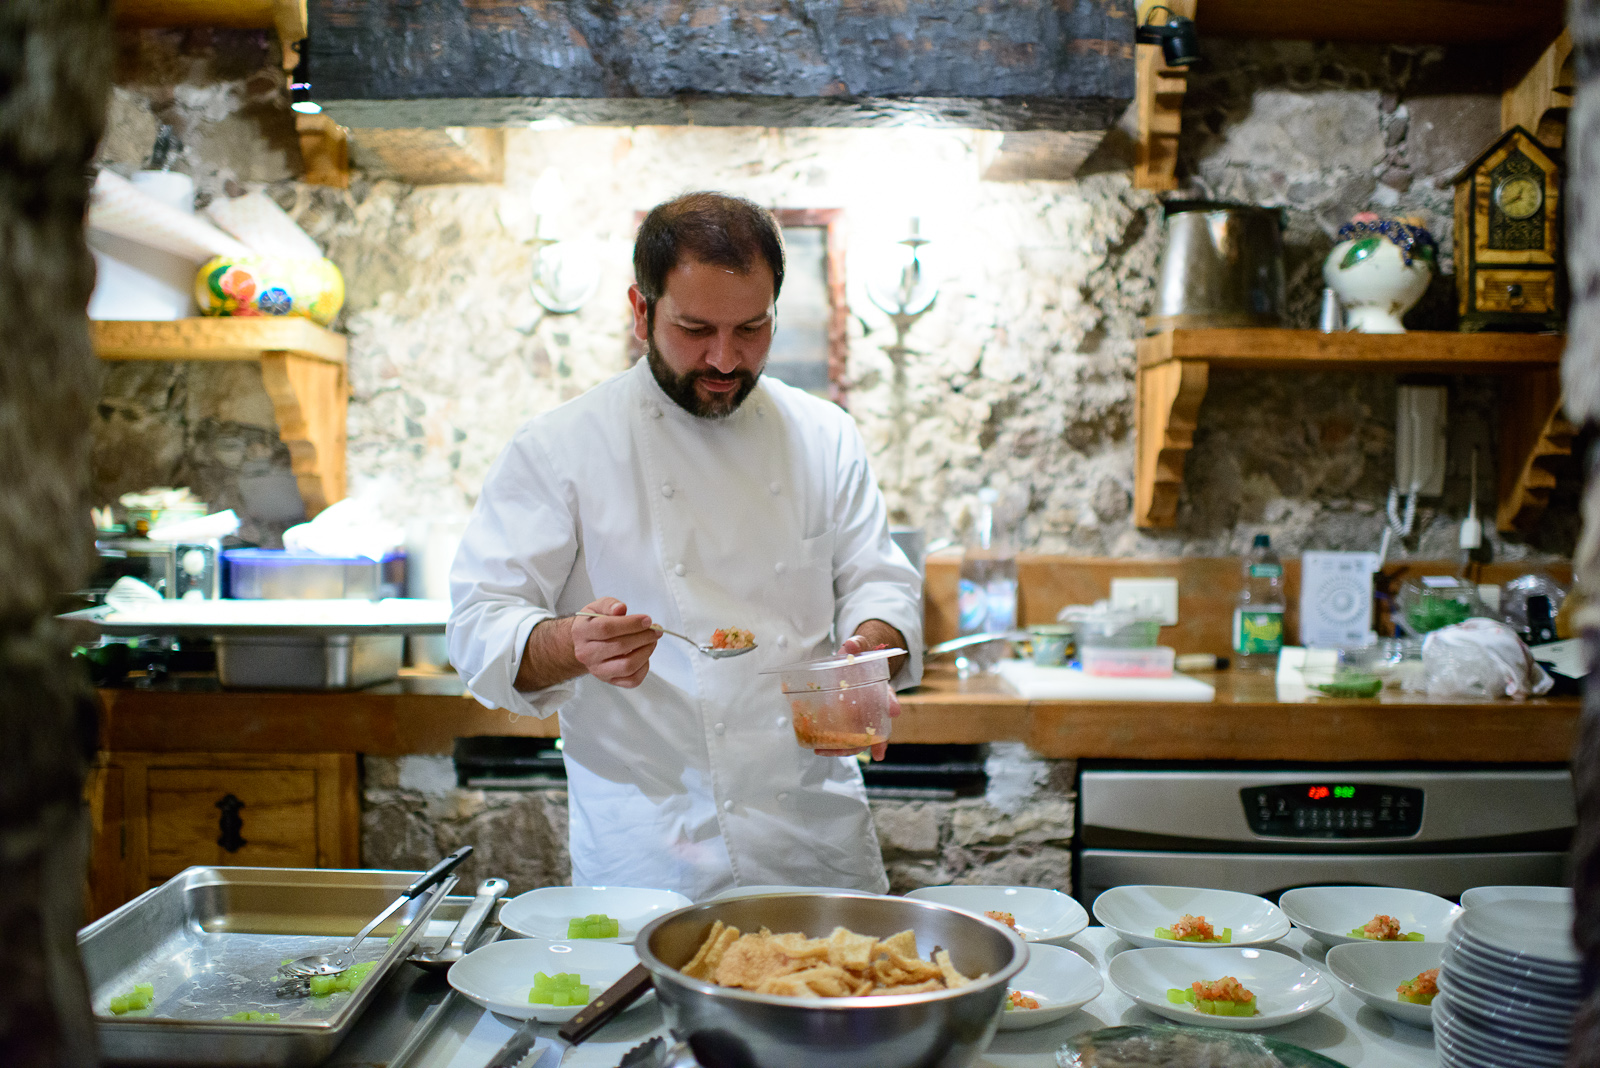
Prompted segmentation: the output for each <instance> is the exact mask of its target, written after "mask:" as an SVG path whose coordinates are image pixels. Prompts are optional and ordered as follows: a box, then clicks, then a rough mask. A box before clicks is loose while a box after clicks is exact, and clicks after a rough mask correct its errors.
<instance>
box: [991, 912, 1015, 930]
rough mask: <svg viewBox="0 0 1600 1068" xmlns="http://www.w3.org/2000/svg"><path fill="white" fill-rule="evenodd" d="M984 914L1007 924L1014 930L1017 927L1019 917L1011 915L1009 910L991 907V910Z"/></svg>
mask: <svg viewBox="0 0 1600 1068" xmlns="http://www.w3.org/2000/svg"><path fill="white" fill-rule="evenodd" d="M984 915H985V916H987V917H989V918H990V919H991V920H994V921H996V922H997V923H1003V924H1005V925H1006V926H1007V927H1009V928H1011V929H1012V930H1013V931H1015V930H1016V929H1017V918H1016V917H1015V916H1013V915H1011V913H1009V912H1002V911H1000V910H999V909H990V910H989V911H987V912H985V913H984Z"/></svg>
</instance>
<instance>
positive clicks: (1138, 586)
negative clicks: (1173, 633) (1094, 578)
mask: <svg viewBox="0 0 1600 1068" xmlns="http://www.w3.org/2000/svg"><path fill="white" fill-rule="evenodd" d="M1111 607H1112V608H1125V609H1128V610H1129V611H1132V612H1137V613H1139V614H1140V615H1142V616H1146V617H1148V618H1151V619H1159V620H1161V623H1162V625H1163V626H1167V627H1170V626H1173V625H1174V624H1176V623H1177V622H1178V580H1177V579H1175V578H1114V579H1112V580H1111Z"/></svg>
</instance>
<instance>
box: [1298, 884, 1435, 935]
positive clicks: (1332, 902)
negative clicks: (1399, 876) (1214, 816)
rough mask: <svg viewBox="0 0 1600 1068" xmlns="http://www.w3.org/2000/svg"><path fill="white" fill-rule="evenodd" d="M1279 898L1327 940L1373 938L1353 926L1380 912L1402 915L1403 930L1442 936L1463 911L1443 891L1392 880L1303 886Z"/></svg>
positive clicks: (1307, 929) (1307, 930) (1310, 931)
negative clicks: (1428, 891)
mask: <svg viewBox="0 0 1600 1068" xmlns="http://www.w3.org/2000/svg"><path fill="white" fill-rule="evenodd" d="M1278 904H1279V905H1280V906H1282V908H1283V911H1284V914H1285V915H1287V916H1288V917H1289V919H1290V920H1291V921H1292V922H1293V923H1294V925H1295V926H1296V927H1298V928H1300V929H1301V930H1302V931H1304V932H1305V933H1306V934H1308V935H1310V936H1311V937H1312V938H1315V939H1316V940H1317V941H1318V942H1321V943H1322V944H1323V945H1325V946H1342V945H1345V944H1346V943H1350V942H1371V941H1373V940H1372V939H1370V938H1352V937H1351V935H1350V932H1351V931H1353V930H1355V929H1356V928H1357V927H1361V926H1364V925H1365V924H1368V923H1370V922H1372V918H1373V917H1374V916H1379V915H1383V916H1393V917H1394V918H1395V919H1397V920H1399V921H1400V932H1401V933H1402V934H1410V933H1411V932H1413V931H1418V932H1421V934H1422V936H1423V938H1422V940H1423V941H1424V942H1443V941H1444V936H1445V934H1446V933H1447V932H1448V931H1449V930H1450V925H1451V924H1452V923H1454V922H1455V919H1456V917H1457V916H1459V915H1461V906H1460V905H1456V904H1452V903H1451V902H1449V901H1446V900H1445V899H1444V898H1442V897H1435V896H1434V895H1432V894H1425V893H1423V892H1422V891H1421V890H1401V889H1399V888H1398V887H1387V886H1303V887H1301V888H1300V889H1298V890H1290V891H1288V892H1286V893H1285V894H1284V895H1283V896H1282V897H1280V898H1279V899H1278ZM1381 944H1383V945H1396V944H1398V943H1393V942H1386V943H1381Z"/></svg>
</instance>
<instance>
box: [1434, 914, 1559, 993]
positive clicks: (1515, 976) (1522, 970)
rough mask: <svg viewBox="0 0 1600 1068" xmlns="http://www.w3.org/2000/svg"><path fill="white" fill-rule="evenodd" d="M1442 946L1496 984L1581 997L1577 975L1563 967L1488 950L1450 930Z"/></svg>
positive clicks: (1463, 965)
mask: <svg viewBox="0 0 1600 1068" xmlns="http://www.w3.org/2000/svg"><path fill="white" fill-rule="evenodd" d="M1445 946H1446V947H1447V948H1448V949H1449V950H1451V951H1452V952H1453V953H1454V954H1455V956H1457V957H1458V958H1460V962H1461V966H1462V967H1463V968H1465V969H1469V970H1471V971H1474V972H1476V973H1478V974H1479V975H1481V976H1483V977H1484V978H1485V979H1491V978H1492V979H1493V980H1495V981H1498V982H1503V983H1510V984H1514V985H1516V986H1528V987H1534V988H1537V989H1539V990H1541V991H1542V992H1543V993H1546V994H1549V995H1551V996H1554V997H1558V998H1568V999H1575V998H1577V997H1578V996H1579V995H1580V989H1579V974H1578V972H1576V971H1575V970H1569V969H1567V968H1565V967H1564V966H1557V965H1554V964H1550V963H1548V962H1546V961H1542V960H1539V959H1537V958H1534V957H1516V956H1513V955H1511V954H1509V953H1501V952H1500V951H1499V950H1497V949H1490V948H1489V947H1488V946H1485V945H1482V944H1481V943H1479V942H1476V941H1474V940H1472V939H1470V938H1465V937H1462V936H1461V932H1459V931H1451V932H1450V934H1449V936H1448V937H1447V938H1446V939H1445Z"/></svg>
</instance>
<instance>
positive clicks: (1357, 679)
mask: <svg viewBox="0 0 1600 1068" xmlns="http://www.w3.org/2000/svg"><path fill="white" fill-rule="evenodd" d="M1316 689H1317V690H1319V691H1321V692H1322V693H1325V694H1327V695H1328V696H1329V697H1376V696H1378V693H1379V691H1381V690H1382V689H1383V680H1382V679H1380V678H1378V677H1377V676H1376V675H1341V676H1340V677H1338V678H1336V679H1334V680H1333V681H1332V682H1319V683H1317V684H1316Z"/></svg>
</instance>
